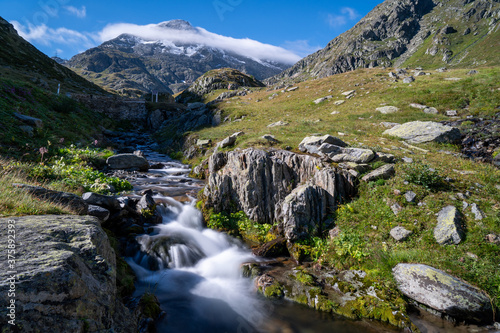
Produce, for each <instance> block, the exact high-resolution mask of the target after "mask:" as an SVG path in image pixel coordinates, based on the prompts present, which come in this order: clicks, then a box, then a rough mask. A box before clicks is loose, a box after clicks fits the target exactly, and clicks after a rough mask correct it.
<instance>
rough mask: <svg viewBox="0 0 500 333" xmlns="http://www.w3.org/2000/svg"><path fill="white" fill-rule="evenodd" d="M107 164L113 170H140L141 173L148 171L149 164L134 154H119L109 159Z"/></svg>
mask: <svg viewBox="0 0 500 333" xmlns="http://www.w3.org/2000/svg"><path fill="white" fill-rule="evenodd" d="M106 164H107V165H108V167H109V168H111V169H118V170H127V169H138V170H139V171H148V169H149V163H148V161H147V160H146V159H145V158H144V157H142V156H137V155H134V154H118V155H113V156H110V157H108V159H107V160H106Z"/></svg>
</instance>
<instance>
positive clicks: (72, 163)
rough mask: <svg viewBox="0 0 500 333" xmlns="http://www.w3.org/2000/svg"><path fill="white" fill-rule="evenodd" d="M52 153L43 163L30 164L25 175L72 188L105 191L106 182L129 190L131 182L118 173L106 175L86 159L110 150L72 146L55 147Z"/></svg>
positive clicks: (91, 159)
mask: <svg viewBox="0 0 500 333" xmlns="http://www.w3.org/2000/svg"><path fill="white" fill-rule="evenodd" d="M55 154H56V155H54V156H52V157H51V158H50V159H48V160H47V161H46V162H44V163H40V164H35V165H31V166H30V167H29V168H28V176H29V177H31V178H34V179H37V180H50V181H53V182H55V183H59V184H62V185H64V186H67V187H69V188H71V189H74V190H76V189H78V188H80V187H82V188H83V189H84V190H85V191H91V192H97V193H108V192H109V186H112V187H113V188H114V189H115V191H128V190H131V189H132V185H131V184H130V183H129V182H128V181H127V180H123V179H120V178H117V177H108V176H106V175H105V174H104V173H102V172H100V171H97V170H94V169H93V168H92V167H91V166H89V165H88V163H92V162H94V164H95V163H96V160H97V159H102V158H105V157H107V156H110V155H111V154H112V152H110V151H109V150H102V149H98V148H85V149H78V148H75V147H74V146H71V147H70V148H61V149H56V150H55Z"/></svg>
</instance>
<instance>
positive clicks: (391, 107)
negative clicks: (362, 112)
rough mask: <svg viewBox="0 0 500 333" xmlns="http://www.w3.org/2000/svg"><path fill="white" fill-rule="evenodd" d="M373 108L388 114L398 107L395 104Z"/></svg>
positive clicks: (396, 110)
mask: <svg viewBox="0 0 500 333" xmlns="http://www.w3.org/2000/svg"><path fill="white" fill-rule="evenodd" d="M375 110H376V111H378V112H380V113H382V114H389V113H395V112H398V111H399V108H397V107H395V106H382V107H379V108H376V109H375Z"/></svg>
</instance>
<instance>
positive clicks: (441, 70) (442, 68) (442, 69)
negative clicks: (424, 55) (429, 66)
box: [436, 67, 448, 73]
mask: <svg viewBox="0 0 500 333" xmlns="http://www.w3.org/2000/svg"><path fill="white" fill-rule="evenodd" d="M447 71H448V68H446V67H440V68H438V69H436V72H438V73H444V72H447Z"/></svg>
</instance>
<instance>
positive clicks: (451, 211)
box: [434, 206, 465, 245]
mask: <svg viewBox="0 0 500 333" xmlns="http://www.w3.org/2000/svg"><path fill="white" fill-rule="evenodd" d="M437 220H438V223H437V225H436V227H435V228H434V238H435V239H436V242H438V243H439V244H442V245H451V244H458V243H460V242H461V241H462V238H463V237H464V234H465V233H464V227H463V216H462V214H461V213H460V211H459V210H458V209H457V208H456V207H455V206H447V207H445V208H443V209H442V210H441V211H440V212H439V213H438V218H437Z"/></svg>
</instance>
